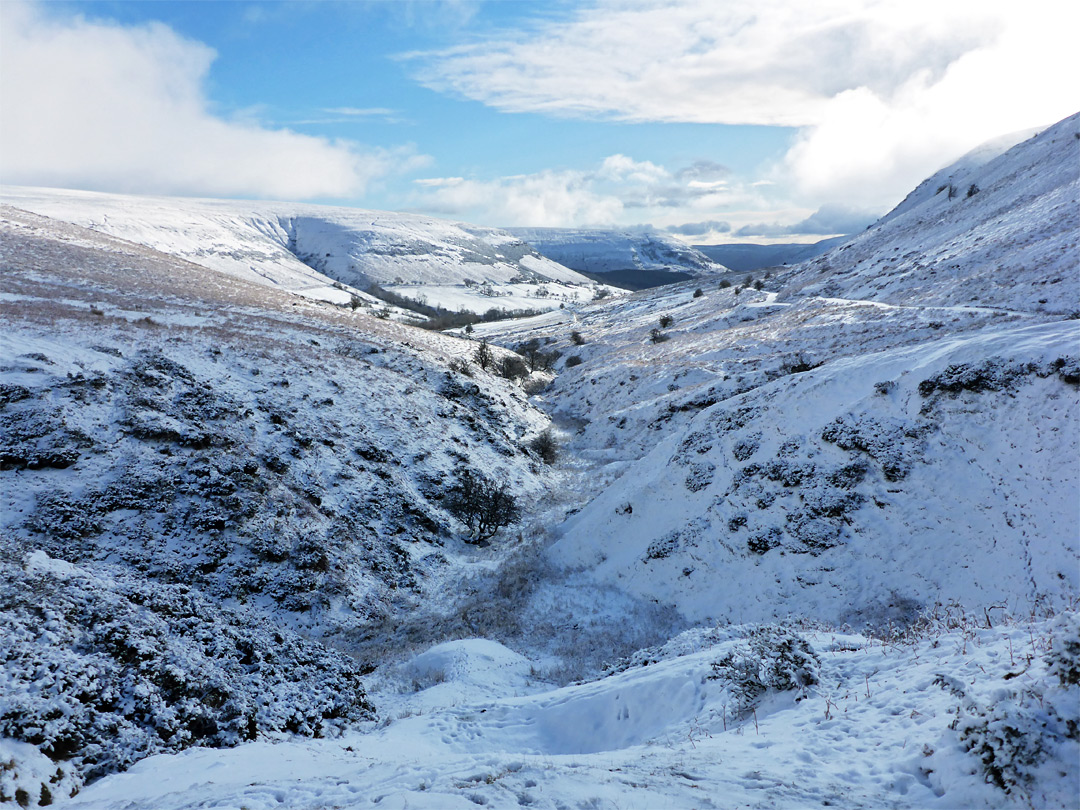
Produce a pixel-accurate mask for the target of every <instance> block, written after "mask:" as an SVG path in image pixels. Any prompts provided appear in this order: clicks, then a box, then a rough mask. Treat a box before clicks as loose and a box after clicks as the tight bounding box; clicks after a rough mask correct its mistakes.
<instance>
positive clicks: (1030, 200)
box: [781, 114, 1080, 315]
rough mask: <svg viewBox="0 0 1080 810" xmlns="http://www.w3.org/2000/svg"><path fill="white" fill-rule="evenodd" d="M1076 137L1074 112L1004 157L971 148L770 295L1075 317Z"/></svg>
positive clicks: (1079, 199)
mask: <svg viewBox="0 0 1080 810" xmlns="http://www.w3.org/2000/svg"><path fill="white" fill-rule="evenodd" d="M1078 136H1080V114H1077V115H1074V116H1070V117H1069V118H1066V119H1065V120H1064V121H1061V122H1060V123H1058V124H1056V125H1054V126H1052V127H1050V128H1049V129H1046V130H1045V131H1043V132H1041V133H1039V134H1037V135H1035V136H1033V137H1032V138H1030V139H1028V140H1026V141H1023V142H1022V143H1020V144H1017V145H1016V146H1014V147H1012V148H1011V149H1008V150H1007V151H1004V152H1003V153H999V152H1000V143H996V142H995V143H992V144H990V145H989V146H987V147H985V148H981V149H977V150H975V151H974V152H973V153H971V154H970V155H967V156H965V157H963V158H961V159H960V160H959V161H957V162H956V163H955V164H953V165H952V166H949V167H947V168H945V169H942V170H941V171H940V172H938V173H937V174H935V175H933V176H931V177H930V178H928V179H927V180H925V181H924V182H923V183H921V184H920V185H919V186H918V188H916V189H915V190H914V191H912V192H911V194H909V195H908V197H907V198H906V199H905V200H904V201H903V202H902V203H900V205H898V206H897V207H896V208H895V209H894V210H893V211H892V212H890V213H889V214H887V215H886V216H885V217H883V218H882V219H881V220H880V221H879V222H878V223H877V224H875V225H874V227H872V228H871V229H870V230H868V231H866V232H865V233H862V234H859V235H858V236H855V237H853V238H852V239H851V240H850V241H849V242H847V243H846V244H844V245H843V246H841V247H839V248H837V249H835V250H833V251H830V252H829V253H826V254H825V255H823V256H821V257H819V258H817V259H815V260H813V261H811V262H809V263H808V264H807V265H806V266H804V267H802V268H799V269H798V270H794V271H792V273H791V275H790V276H789V277H787V278H786V279H785V287H784V290H783V294H782V296H781V299H782V300H789V299H791V298H793V297H795V296H798V295H807V294H814V295H821V296H831V297H843V298H859V299H867V300H872V301H880V302H882V303H890V304H924V305H926V304H938V305H942V304H956V305H960V304H966V305H974V306H987V307H1000V308H1003V309H1010V310H1020V311H1024V312H1036V311H1043V312H1047V313H1052V314H1057V315H1064V314H1069V313H1074V312H1077V311H1078V309H1080V307H1078V306H1077V304H1078V301H1080V298H1078V297H1077V295H1076V288H1075V284H1076V280H1077V274H1078V271H1080V137H1078ZM1006 142H1007V141H1006ZM991 156H993V157H991Z"/></svg>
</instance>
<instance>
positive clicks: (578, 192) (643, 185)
mask: <svg viewBox="0 0 1080 810" xmlns="http://www.w3.org/2000/svg"><path fill="white" fill-rule="evenodd" d="M709 165H711V166H712V167H714V168H712V169H710V170H709V171H708V172H706V171H705V170H704V169H703V168H702V167H705V166H709ZM718 166H719V164H708V162H707V161H697V162H695V163H693V164H691V166H690V167H688V168H683V169H677V170H674V171H672V170H669V169H668V168H666V167H664V166H661V165H659V164H656V163H652V162H650V161H639V160H635V159H634V158H632V157H628V156H627V155H621V154H617V155H610V156H608V157H606V158H604V159H603V160H602V161H601V162H600V163H599V164H598V165H597V166H595V167H593V168H590V169H586V170H562V171H542V172H536V173H534V174H522V175H513V176H509V177H500V178H496V179H493V180H476V179H467V178H464V177H428V178H421V179H418V180H414V181H413V183H414V186H415V188H416V194H415V195H414V200H413V201H414V203H415V204H416V207H417V208H421V209H423V210H427V211H434V212H437V213H440V214H445V215H448V216H454V217H459V218H463V219H471V220H474V221H478V222H489V223H495V224H502V225H524V226H532V227H589V226H596V227H601V226H603V227H609V226H613V225H618V226H619V227H623V228H625V227H627V224H628V223H627V222H626V220H627V219H629V218H631V217H633V218H634V219H637V220H638V221H639V222H640V220H641V218H644V217H648V216H652V215H654V214H660V215H662V216H663V219H665V220H668V221H670V218H671V217H673V216H678V215H679V212H681V211H684V210H692V211H693V210H697V211H702V212H703V213H706V214H707V213H711V207H712V206H715V205H718V204H722V203H726V202H730V201H731V200H732V199H734V198H736V197H737V196H738V195H739V194H740V193H741V192H736V191H734V190H732V189H730V188H728V185H727V181H726V180H721V181H702V180H698V179H696V178H698V177H701V176H709V177H712V176H715V175H716V168H715V167H718ZM695 167H696V168H695ZM720 168H722V167H720ZM744 196H745V195H744ZM697 224H700V225H702V226H715V227H714V228H713V230H715V231H717V232H723V231H725V230H730V225H728V224H727V223H725V222H719V221H715V220H713V221H710V222H703V223H697ZM679 227H687V228H689V227H692V226H690V225H687V226H679ZM672 232H673V233H675V232H676V231H672ZM704 232H706V231H690V233H704Z"/></svg>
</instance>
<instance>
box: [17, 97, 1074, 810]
mask: <svg viewBox="0 0 1080 810" xmlns="http://www.w3.org/2000/svg"><path fill="white" fill-rule="evenodd" d="M1078 128H1080V118H1078V117H1076V116H1074V117H1072V118H1070V119H1067V120H1066V121H1064V122H1062V123H1060V124H1058V125H1057V126H1055V127H1052V128H1050V129H1049V130H1047V131H1045V132H1043V133H1041V134H1039V135H1038V136H1036V137H1035V138H1033V139H1031V140H1028V141H1025V142H1023V143H1021V144H1019V145H1017V146H1015V147H1013V148H1012V149H1010V150H1008V151H1002V149H998V150H991V151H985V150H984V151H983V152H982V153H980V154H979V155H978V159H975V158H972V157H968V158H965V159H963V160H961V161H960V162H959V163H958V164H956V165H955V166H954V167H951V168H949V169H945V170H943V172H941V173H939V174H938V175H935V176H934V177H932V178H930V179H928V180H927V181H926V182H925V183H924V184H922V185H921V186H920V187H919V188H918V189H916V190H915V191H913V192H912V194H911V195H910V196H909V198H908V199H907V200H905V202H904V203H903V204H902V205H901V206H899V207H898V208H897V209H896V210H895V211H894V212H892V213H891V214H890V215H888V216H886V217H885V218H883V219H882V220H881V221H880V222H879V223H878V224H876V225H875V226H874V227H872V228H871V229H870V230H868V231H867V232H865V233H864V234H860V235H858V236H856V237H854V238H853V239H852V240H850V241H848V242H847V243H845V244H844V245H842V246H840V247H838V248H835V249H833V250H831V251H829V252H828V253H825V254H824V255H822V256H820V257H816V258H813V259H811V260H809V261H807V262H805V263H803V264H801V265H798V266H795V267H792V268H784V269H783V270H777V271H774V272H771V273H767V274H766V273H760V274H748V275H747V276H746V277H742V278H739V279H736V280H735V281H734V283H732V280H731V276H730V274H724V275H715V274H709V273H706V274H703V275H701V276H699V277H696V278H693V279H691V280H688V281H684V282H682V283H679V284H673V285H667V286H664V287H660V288H655V289H649V290H644V291H641V292H637V293H634V294H631V295H623V296H617V297H615V296H612V297H608V298H606V299H604V300H595V301H594V300H591V299H593V298H594V296H595V291H596V289H597V288H596V285H595V284H594V283H593V282H591V281H588V280H587V279H583V278H581V277H578V276H577V274H576V273H573V271H570V270H567V269H566V268H565V267H561V266H560V265H556V264H555V263H554V262H551V261H549V260H547V259H543V258H541V257H534V256H532V254H531V253H528V252H527V249H525V248H524V246H523V245H520V244H518V243H514V244H513V245H511V246H510V247H513V248H514V250H517V251H518V252H519V253H521V255H520V256H517V255H516V254H515V256H514V257H513V258H512V259H511V258H509V254H508V253H506V250H507V249H508V248H507V247H506V246H505V245H504V246H503V247H499V248H498V250H501V251H502V255H501V256H496V255H494V254H492V255H491V256H490V257H489V258H490V259H491V261H490V262H488V261H487V259H485V260H484V261H483V262H481V261H479V260H478V259H477V258H476V257H477V256H478V255H480V254H482V253H483V252H484V251H490V250H496V248H493V247H492V245H493V244H498V239H499V238H502V237H499V236H497V235H493V234H497V232H491V233H486V234H480V231H482V230H483V229H473V230H472V231H470V233H471V235H470V236H469V238H470V239H473V240H476V241H477V243H479V242H483V243H484V244H486V245H487V246H488V247H486V248H482V249H481V248H480V247H477V246H476V244H473V243H470V247H469V248H468V250H470V251H473V252H472V253H464V252H462V251H465V250H466V248H464V247H461V244H462V243H461V242H460V241H459V242H454V240H455V239H464V238H465V237H462V236H460V234H458V230H460V228H459V226H457V225H455V224H452V223H444V224H439V223H438V221H436V220H432V221H428V222H425V223H424V227H423V230H424V237H423V239H424V240H426V241H424V242H423V245H424V247H423V248H421V247H419V245H420V244H421V240H420V238H419V237H417V240H416V241H414V242H412V243H411V244H412V245H413V248H414V249H413V251H412V252H411V253H410V251H405V250H396V249H395V250H394V251H384V252H380V251H379V250H374V251H372V250H368V251H367V252H365V253H364V254H363V255H364V256H366V257H367V258H365V259H364V260H363V261H364V262H366V263H362V262H360V260H359V258H358V257H359V256H360V253H358V252H357V250H356V249H355V247H356V244H357V239H358V238H359V237H358V236H357V234H358V233H360V232H361V231H360V229H359V226H358V225H357V224H356V223H357V222H359V219H357V220H356V222H352V221H350V222H345V220H346V219H347V217H346V215H345V214H335V215H334V216H335V217H337V219H336V220H335V219H334V218H333V217H331V216H330V215H329V214H327V213H325V211H323V213H320V214H318V216H316V215H315V214H313V213H310V212H308V215H309V216H310V217H311V222H307V221H306V220H302V219H288V217H289V216H294V217H295V216H298V215H297V213H296V212H295V211H292V209H289V210H290V211H292V213H291V214H289V215H288V216H287V215H286V213H284V212H285V209H284V208H282V209H281V210H280V211H279V210H278V209H276V208H273V206H269V204H266V205H264V204H259V205H260V206H262V207H261V208H260V209H259V213H258V216H255V215H254V214H245V216H247V217H248V219H247V220H244V222H245V224H244V225H243V229H241V230H238V229H240V226H239V225H238V224H237V223H238V222H241V220H243V217H240V216H239V215H238V214H237V211H238V210H239V208H238V207H237V206H238V204H236V203H212V202H209V201H198V202H191V201H184V200H153V201H147V202H146V203H145V205H144V204H143V203H141V202H140V201H139V198H134V197H128V198H117V197H110V196H105V195H84V194H79V193H59V192H49V191H40V190H25V189H5V191H4V194H3V198H4V201H5V202H7V203H9V204H10V206H5V207H4V208H3V209H2V217H0V227H2V237H0V249H2V261H3V280H4V285H3V290H2V295H0V303H2V305H3V311H4V320H5V337H4V339H3V341H2V344H0V354H2V359H0V366H2V373H3V381H2V387H0V420H2V421H0V424H2V426H3V451H2V471H0V476H2V477H3V481H4V486H3V489H2V499H3V500H2V509H0V513H2V524H0V532H2V536H3V542H2V546H0V566H2V567H3V574H4V576H3V580H2V583H3V584H2V585H0V612H2V613H3V614H4V617H3V630H0V650H2V653H3V661H4V666H3V670H2V672H0V738H2V739H0V801H3V802H13V803H15V804H18V805H22V806H29V807H33V806H45V805H47V804H50V803H52V804H57V805H62V806H71V807H93V808H132V807H140V808H141V807H146V808H189V807H221V808H241V807H243V808H250V809H251V810H255V808H271V807H275V808H276V807H290V808H313V809H314V808H332V807H333V808H351V807H412V808H433V810H441V808H454V807H461V808H466V807H476V806H490V807H538V808H579V807H580V808H632V807H637V808H661V807H664V808H666V807H671V808H708V807H755V808H804V807H817V806H831V807H842V808H879V807H896V808H958V807H980V808H982V807H986V808H992V807H1008V808H1012V807H1018V808H1019V807H1061V808H1066V807H1072V806H1075V804H1076V801H1077V799H1078V797H1080V732H1078V728H1080V620H1078V613H1077V609H1078V597H1080V469H1078V468H1080V462H1078V459H1080V407H1078V405H1080V397H1078V392H1080V320H1077V315H1076V313H1077V307H1078V305H1080V273H1078V268H1080V261H1078V258H1080V257H1078V236H1080V221H1078V217H1080V206H1078V189H1080V177H1078V174H1080V171H1078V166H1080V160H1078V151H1080V129H1078ZM972 188H974V189H976V190H975V191H972V192H971V193H968V192H969V191H971V189H972ZM935 189H937V190H936V191H935ZM950 189H953V190H955V189H960V193H954V191H951V190H950ZM268 206H269V207H268ZM215 211H217V212H218V213H215ZM221 212H224V213H221ZM372 215H373V214H372V212H357V213H356V214H355V216H356V217H357V218H361V217H362V218H367V220H368V221H369V222H370V220H371V218H372ZM378 216H379V217H380V218H383V219H386V220H393V221H394V227H395V228H396V229H397V231H398V232H400V231H401V230H402V229H403V228H405V224H407V223H406V219H407V218H404V217H401V215H393V214H379V215H378ZM271 220H273V221H271ZM286 221H288V222H290V223H291V225H290V227H292V228H293V229H294V230H293V231H291V232H290V233H292V234H293V235H291V236H290V235H288V234H286V235H285V236H282V234H281V233H278V230H279V229H280V228H284V227H285V226H284V225H282V223H283V222H286ZM316 221H317V222H316ZM275 222H276V223H277V224H274V223H275ZM260 223H262V224H260ZM267 223H270V224H267ZM305 223H307V224H305ZM312 223H315V224H312ZM319 223H321V224H319ZM403 223H404V224H403ZM346 226H347V227H346ZM305 227H310V228H312V229H313V230H311V231H308V232H306V233H305V231H304V228H305ZM370 227H374V225H373V224H372V225H371V226H370ZM335 228H338V229H339V230H340V231H341V233H343V234H345V235H343V236H341V237H340V238H338V237H334V238H331V237H330V236H327V235H326V231H327V230H333V229H335ZM267 229H269V231H272V232H273V233H272V236H273V238H272V239H270V240H267V239H264V238H263V237H258V236H252V235H251V234H256V233H257V232H266V231H267ZM440 229H444V230H446V232H447V233H449V232H450V231H454V234H457V235H454V236H453V237H452V238H451V236H446V235H445V234H444V236H443V237H442V238H443V240H444V241H443V242H442V243H440V244H441V245H443V247H437V248H434V249H433V248H432V247H431V245H432V244H434V239H433V237H432V236H431V234H433V233H441V232H442V231H441V230H440ZM455 229H457V230H455ZM312 233H318V234H319V235H318V237H315V236H312V235H311V234H312ZM386 238H387V239H388V238H389V237H386ZM395 238H396V237H395ZM522 238H524V237H522ZM304 239H310V240H312V241H311V244H312V245H314V244H316V243H317V245H318V250H319V251H321V252H322V253H323V254H324V255H322V256H321V258H320V260H319V261H318V262H315V261H314V260H312V261H311V262H310V263H309V264H305V263H303V262H301V261H300V260H299V259H298V258H297V255H298V254H299V253H305V255H307V254H306V252H305V251H308V248H306V247H303V246H302V243H303V240H304ZM290 240H291V241H290ZM526 241H527V240H526ZM271 243H273V244H275V245H277V247H275V248H274V249H273V250H272V251H271V250H270V249H268V248H267V247H266V245H268V244H271ZM451 243H453V244H456V245H457V246H458V247H457V248H455V250H457V251H458V252H457V253H453V252H452V251H450V250H449V249H448V248H445V245H446V244H451ZM395 244H398V243H396V242H395ZM402 244H403V243H402ZM312 250H314V248H312ZM308 252H309V251H308ZM326 254H328V255H326ZM372 255H375V256H377V257H381V258H378V260H377V261H376V259H373V258H371V256H372ZM485 255H486V254H485ZM515 262H516V263H515ZM360 264H363V269H362V270H357V267H359V266H360ZM313 268H316V269H313ZM481 268H482V269H483V273H486V274H488V275H489V276H491V277H490V278H488V276H483V277H482V275H483V274H478V273H477V271H478V269H481ZM526 271H531V272H534V273H536V274H537V276H535V277H530V279H529V281H528V282H524V281H520V280H519V281H517V282H515V281H514V279H515V277H517V276H519V275H521V274H523V273H525V272H526ZM350 272H362V273H363V275H364V279H365V280H375V281H377V282H378V283H379V284H380V285H388V286H389V288H391V289H406V288H408V287H409V286H410V285H414V286H415V288H416V289H419V288H420V287H423V288H424V289H425V290H429V291H431V290H437V289H438V288H440V285H442V287H443V288H444V290H445V296H446V297H445V298H444V299H440V300H444V301H446V302H450V301H451V296H453V295H457V294H459V293H460V292H461V291H463V290H469V291H470V292H469V295H471V294H472V292H471V291H472V290H473V289H474V288H473V287H472V286H469V287H466V286H465V282H464V280H465V279H466V278H468V279H469V280H470V281H472V282H480V283H484V282H487V283H490V284H492V285H495V286H496V287H497V286H498V285H500V284H504V285H510V284H513V283H520V284H527V285H532V286H533V287H535V286H536V285H537V284H538V283H541V282H540V281H539V277H540V276H542V277H543V278H544V279H547V280H545V281H543V282H542V285H547V286H549V287H551V288H554V287H555V286H557V285H565V286H566V288H567V290H568V291H569V292H567V293H566V296H567V297H566V300H563V301H562V302H561V303H562V304H563V306H561V307H559V306H558V305H555V306H544V307H534V308H536V309H546V310H548V311H546V312H545V313H544V314H538V315H536V316H534V317H531V318H524V319H520V320H515V321H498V322H490V323H478V324H475V325H474V326H473V327H471V329H472V334H471V335H470V336H466V335H464V334H462V333H461V330H455V334H451V333H441V332H436V331H431V330H423V329H417V328H414V327H412V326H410V325H408V324H407V323H402V322H399V321H398V320H395V319H394V318H393V317H391V318H385V317H380V314H381V313H380V312H379V310H378V309H377V306H360V307H352V306H348V305H347V304H348V303H349V296H350V295H353V294H358V293H359V291H360V290H361V289H362V285H361V284H360V280H359V276H357V277H356V278H353V277H351V276H348V273H350ZM271 276H273V278H272V279H271V278H270V277H271ZM398 278H400V279H402V280H407V281H408V283H407V284H403V285H398V286H397V287H395V286H394V281H395V280H396V279H398ZM268 281H272V282H273V283H268ZM334 281H337V282H338V283H340V284H342V285H343V286H344V287H346V288H347V289H346V290H340V289H337V288H335V287H334V286H333V282H334ZM320 285H321V287H320V288H321V289H324V290H327V291H330V292H334V291H336V292H341V293H343V294H345V297H344V298H340V299H339V298H335V296H334V295H332V294H330V292H328V293H327V294H326V295H312V294H311V290H312V289H313V288H316V287H319V286H320ZM350 291H353V292H350ZM297 293H302V294H301V295H297ZM433 294H434V293H429V300H435V299H434V298H431V295H433ZM560 294H561V293H560ZM544 297H547V296H541V298H544ZM459 305H460V306H466V307H467V306H469V304H467V303H466V302H456V299H455V303H454V304H453V307H451V308H456V307H457V306H459ZM481 341H483V342H481ZM515 352H516V353H515ZM488 355H490V356H488ZM530 366H532V369H531V371H530ZM485 487H486V488H485ZM496 490H497V491H498V492H499V493H501V494H500V495H499V496H498V497H499V498H502V499H507V498H508V499H509V500H510V501H511V502H512V503H513V505H514V507H515V508H514V509H512V510H510V512H507V513H506V514H504V515H503V516H502V517H498V518H492V519H493V520H495V522H496V523H497V524H498V525H497V526H496V528H497V529H498V531H497V532H496V533H494V535H493V536H491V537H489V538H485V539H484V540H483V541H482V542H479V543H478V542H475V541H476V540H478V539H479V536H480V535H481V534H482V532H481V530H480V529H479V528H478V526H479V525H481V524H478V523H476V522H475V519H476V515H475V513H473V512H470V511H469V510H468V509H467V508H465V507H464V506H463V503H466V502H467V500H468V498H467V496H468V495H469V493H471V492H474V491H479V492H481V493H487V495H486V497H487V498H488V500H491V499H492V498H494V496H493V495H492V493H494V492H495V491H496ZM515 513H516V514H515ZM72 794H74V795H72ZM69 797H70V798H69Z"/></svg>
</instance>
